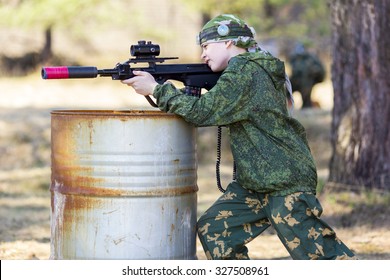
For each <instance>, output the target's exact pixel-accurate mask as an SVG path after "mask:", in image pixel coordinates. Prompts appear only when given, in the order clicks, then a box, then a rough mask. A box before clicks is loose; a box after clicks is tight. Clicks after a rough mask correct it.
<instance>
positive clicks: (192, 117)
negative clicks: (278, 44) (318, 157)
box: [154, 51, 317, 195]
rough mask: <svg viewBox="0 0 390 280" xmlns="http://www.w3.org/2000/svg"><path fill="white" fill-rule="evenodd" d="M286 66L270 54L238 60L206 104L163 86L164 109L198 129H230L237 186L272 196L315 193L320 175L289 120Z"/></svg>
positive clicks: (159, 94)
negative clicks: (222, 127)
mask: <svg viewBox="0 0 390 280" xmlns="http://www.w3.org/2000/svg"><path fill="white" fill-rule="evenodd" d="M284 85H285V70H284V64H283V62H281V61H280V60H278V59H276V58H274V57H273V56H271V55H270V54H269V53H268V52H263V51H260V52H255V53H249V52H247V53H244V54H241V55H238V56H235V57H233V58H232V59H231V60H230V62H229V65H228V67H227V68H226V69H225V71H224V72H223V73H222V75H221V77H220V79H219V80H218V82H217V84H216V85H215V87H214V88H212V89H211V90H210V91H209V92H207V93H206V94H204V95H202V97H201V98H197V97H192V96H186V95H184V94H183V93H182V92H181V91H180V90H178V89H176V88H175V87H174V86H173V85H170V84H165V85H158V86H157V87H156V89H155V91H154V97H155V98H156V99H157V104H158V105H159V107H160V109H161V110H163V111H166V112H170V113H175V114H178V115H180V116H182V117H183V118H184V119H185V120H186V121H188V122H190V123H193V124H194V125H196V126H219V125H225V126H227V127H228V128H229V132H230V144H231V149H232V153H233V157H234V160H235V162H236V165H237V182H238V183H239V184H240V185H241V186H243V187H244V188H246V189H250V190H254V191H257V192H260V193H269V194H272V195H286V194H291V193H294V192H298V191H303V192H304V191H309V192H313V193H315V188H316V185H317V173H316V168H315V164H314V161H313V158H312V155H311V153H310V150H309V147H308V143H307V140H306V134H305V130H304V128H303V127H302V125H301V124H300V123H299V122H298V121H297V120H295V119H293V118H291V117H289V115H288V111H287V106H286V90H285V86H284Z"/></svg>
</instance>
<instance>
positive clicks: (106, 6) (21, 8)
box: [0, 0, 116, 29]
mask: <svg viewBox="0 0 390 280" xmlns="http://www.w3.org/2000/svg"><path fill="white" fill-rule="evenodd" d="M7 2H9V3H5V4H0V26H7V27H11V26H17V27H23V28H28V27H42V29H44V28H47V27H54V26H55V27H63V28H69V27H70V26H71V27H72V28H76V29H77V28H78V27H80V28H81V27H82V26H83V25H85V24H86V23H88V22H89V21H94V22H98V19H102V18H104V19H108V18H109V16H112V12H113V8H114V2H116V1H104V0H83V1H79V0H55V1H53V0H28V1H7ZM13 3H16V4H13ZM114 19H115V17H114Z"/></svg>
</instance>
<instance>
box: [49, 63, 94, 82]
mask: <svg viewBox="0 0 390 280" xmlns="http://www.w3.org/2000/svg"><path fill="white" fill-rule="evenodd" d="M97 75H98V69H97V68H96V67H94V66H53V67H42V71H41V76H42V79H45V80H46V79H75V78H96V77H97Z"/></svg>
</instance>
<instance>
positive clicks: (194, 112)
mask: <svg viewBox="0 0 390 280" xmlns="http://www.w3.org/2000/svg"><path fill="white" fill-rule="evenodd" d="M244 71H245V70H244V69H240V71H238V70H236V69H229V68H227V69H226V70H225V71H224V72H223V74H222V75H221V77H220V78H219V80H218V82H217V84H216V85H215V86H214V87H213V88H212V89H211V90H210V91H208V92H207V93H205V94H203V95H202V96H201V97H200V98H198V97H193V96H188V95H185V94H183V92H182V91H180V90H179V89H176V88H175V87H174V86H173V85H172V84H164V85H158V86H156V88H155V90H154V93H153V95H154V97H155V98H156V99H157V104H158V106H159V108H160V109H161V110H163V111H165V112H169V113H174V114H177V115H180V116H182V117H183V118H184V119H185V120H186V121H188V122H190V123H192V124H194V125H196V126H218V125H229V124H231V123H234V122H238V121H243V120H246V119H247V118H248V110H249V107H250V106H248V104H249V102H250V100H251V94H252V92H251V80H252V75H251V73H245V75H243V74H242V73H244Z"/></svg>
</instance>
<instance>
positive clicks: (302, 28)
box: [180, 0, 330, 48]
mask: <svg viewBox="0 0 390 280" xmlns="http://www.w3.org/2000/svg"><path fill="white" fill-rule="evenodd" d="M180 1H181V2H183V3H186V4H188V5H189V7H190V8H192V9H195V10H197V11H199V12H200V13H202V14H203V15H204V16H205V17H206V18H207V17H210V18H212V17H214V16H216V15H218V14H221V13H232V14H236V15H238V16H240V17H242V18H243V19H244V20H246V21H247V22H248V23H249V24H250V25H252V26H253V27H254V28H255V30H256V31H257V34H258V37H260V39H261V38H267V37H268V38H269V37H279V38H281V37H283V38H289V39H292V40H293V41H301V42H303V43H304V44H306V45H310V44H311V45H314V46H316V47H319V48H320V47H322V46H323V45H325V44H326V43H327V41H328V40H327V39H328V37H329V35H330V21H329V10H328V6H327V3H326V1H324V0H241V1H235V0H225V1H219V0H197V1H194V0H180ZM325 42H326V43H325Z"/></svg>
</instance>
